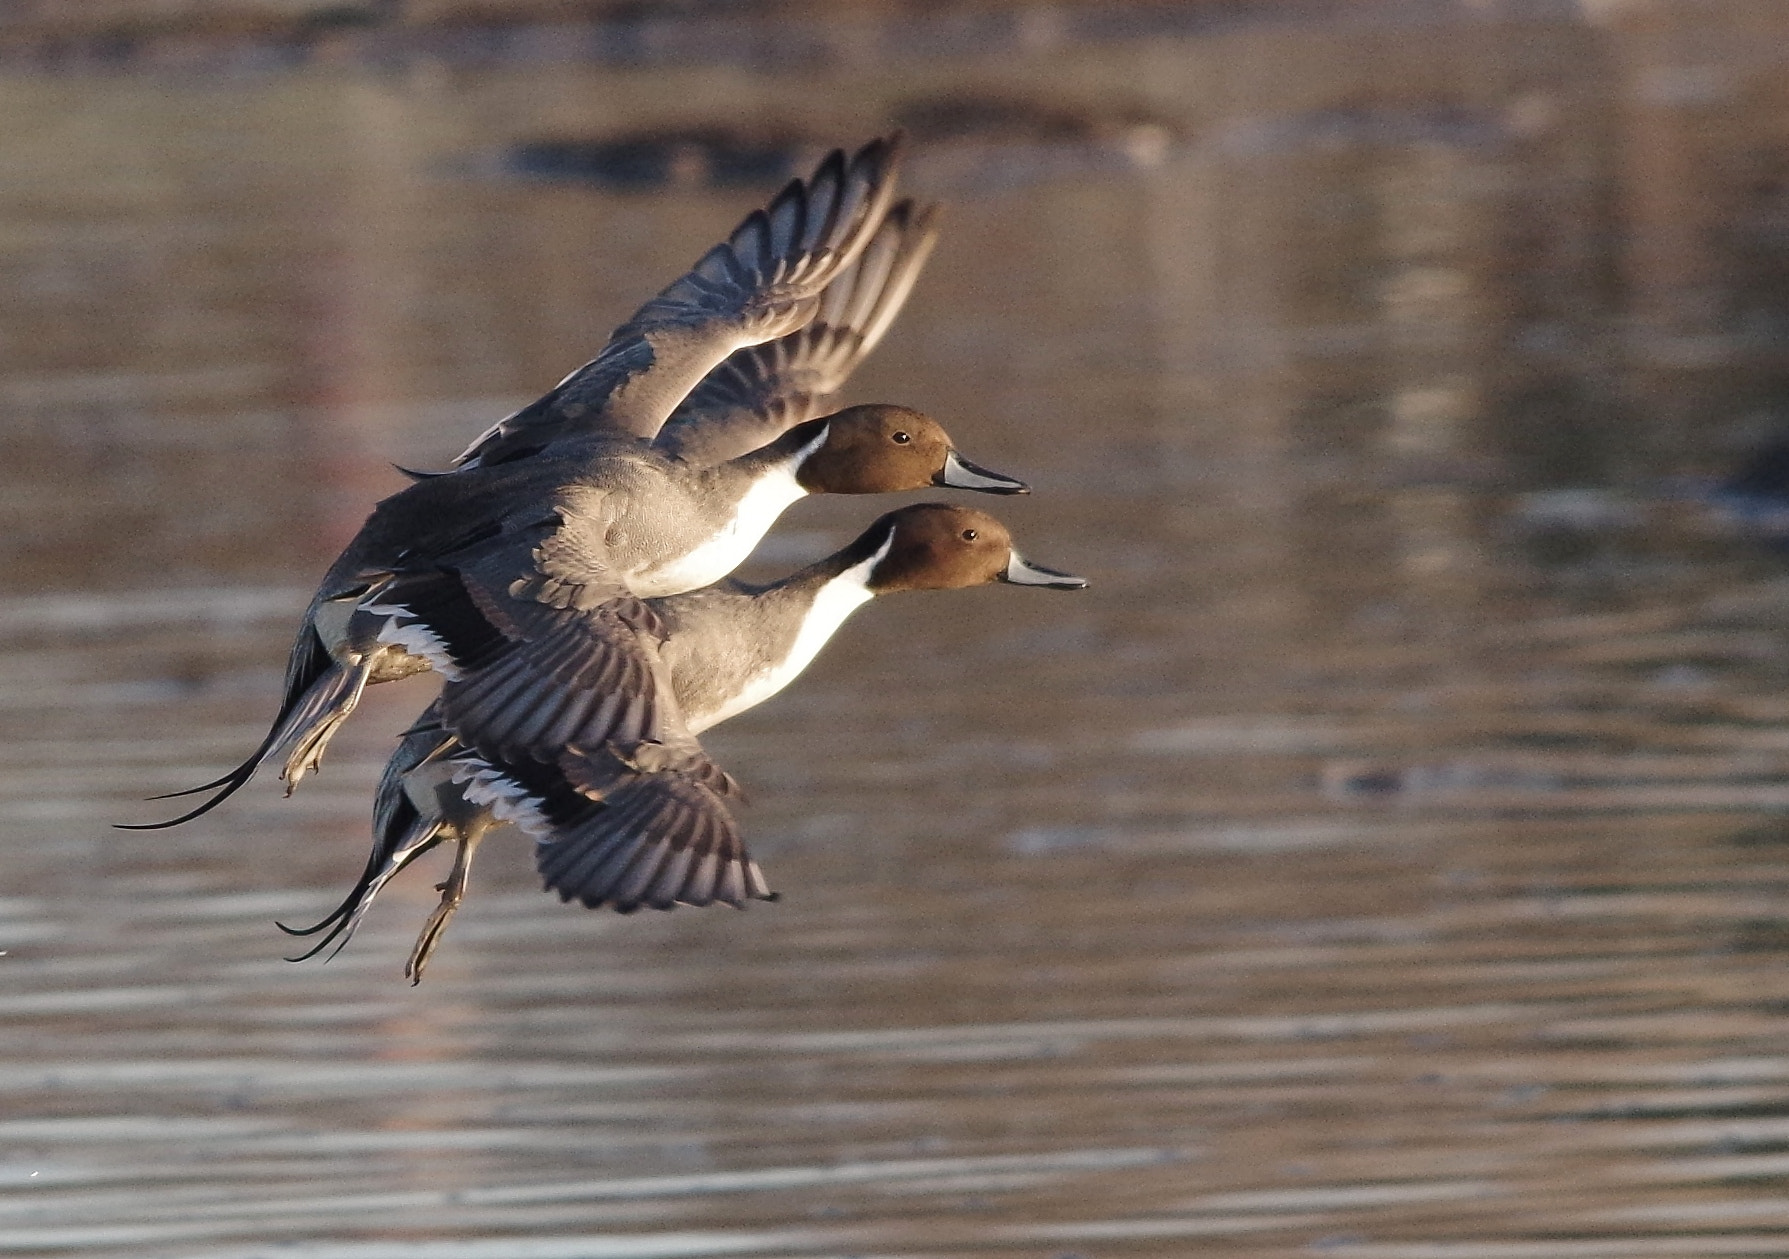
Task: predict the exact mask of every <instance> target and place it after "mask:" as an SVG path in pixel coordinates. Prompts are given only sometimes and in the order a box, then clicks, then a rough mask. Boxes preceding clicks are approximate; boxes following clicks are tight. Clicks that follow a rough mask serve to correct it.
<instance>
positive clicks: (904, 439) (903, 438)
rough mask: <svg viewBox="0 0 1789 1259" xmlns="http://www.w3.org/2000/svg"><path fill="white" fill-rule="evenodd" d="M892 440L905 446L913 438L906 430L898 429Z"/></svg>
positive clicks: (898, 444)
mask: <svg viewBox="0 0 1789 1259" xmlns="http://www.w3.org/2000/svg"><path fill="white" fill-rule="evenodd" d="M891 440H892V441H893V442H894V444H895V445H897V446H905V445H906V444H907V443H908V442H910V441H912V440H913V439H912V438H911V437H909V436H908V435H907V434H906V433H905V432H902V431H900V430H898V429H897V430H896V431H895V434H894V436H893V438H892V439H891Z"/></svg>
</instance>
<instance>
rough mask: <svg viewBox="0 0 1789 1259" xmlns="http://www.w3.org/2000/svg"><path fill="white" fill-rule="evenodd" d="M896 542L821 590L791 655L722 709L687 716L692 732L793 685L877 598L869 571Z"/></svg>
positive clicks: (757, 677)
mask: <svg viewBox="0 0 1789 1259" xmlns="http://www.w3.org/2000/svg"><path fill="white" fill-rule="evenodd" d="M893 543H894V534H893V533H892V532H891V533H890V534H889V535H888V541H887V542H884V543H883V544H882V546H881V549H879V550H878V551H877V552H876V553H875V554H874V555H872V556H870V558H869V559H867V560H864V561H863V562H862V563H861V564H854V565H852V566H851V567H850V568H847V569H846V570H845V571H844V572H842V573H840V574H839V575H838V576H837V577H834V578H833V579H832V580H831V581H829V582H827V583H826V584H825V585H824V586H822V587H820V590H819V592H818V593H817V594H815V596H814V602H813V605H812V606H811V607H810V608H809V609H808V614H807V616H806V617H805V618H803V620H802V622H801V629H800V631H799V632H798V633H797V634H796V635H795V644H794V646H792V647H791V648H790V649H789V654H788V655H786V656H784V657H783V658H782V659H781V660H778V661H775V662H773V663H772V664H771V666H770V667H769V668H767V669H765V670H763V671H762V672H760V673H758V674H756V675H755V676H753V677H752V678H751V679H750V680H749V681H747V682H746V684H745V686H744V687H742V688H741V689H740V690H739V691H738V693H736V694H734V695H732V696H730V697H729V698H728V699H726V700H724V701H722V703H721V704H720V706H719V707H717V708H715V709H713V710H711V711H709V712H705V713H689V714H686V716H687V718H688V720H689V727H690V730H691V731H692V732H693V733H695V734H700V733H701V732H702V731H704V730H706V729H708V727H710V726H713V725H718V724H719V723H721V722H723V721H725V720H727V718H729V717H733V716H737V715H738V714H739V713H742V712H744V711H745V710H746V709H748V708H751V707H753V706H754V705H757V704H762V703H763V702H764V701H765V700H767V699H769V698H770V697H771V696H772V695H775V694H776V693H777V692H778V691H780V690H782V689H783V688H784V687H785V686H787V685H789V683H791V682H793V681H794V680H795V678H796V676H797V675H799V674H800V673H801V671H802V670H803V669H805V668H807V667H808V665H809V664H810V663H811V662H812V661H813V659H814V657H815V656H817V655H818V654H819V653H820V649H821V648H822V647H824V646H826V644H827V642H828V641H829V640H830V639H831V638H832V636H833V635H834V634H835V633H837V632H838V628H839V626H841V625H843V624H844V623H845V618H846V617H848V616H850V615H851V614H852V613H853V612H855V611H856V610H857V609H858V608H860V607H862V606H863V605H864V604H865V603H867V602H869V601H870V600H871V599H873V598H875V592H873V591H872V590H871V589H870V588H869V580H870V572H871V571H872V570H873V569H874V568H875V567H876V565H877V564H878V563H880V562H881V560H882V557H883V556H884V555H887V554H888V548H889V547H890V546H891V545H892V544H893Z"/></svg>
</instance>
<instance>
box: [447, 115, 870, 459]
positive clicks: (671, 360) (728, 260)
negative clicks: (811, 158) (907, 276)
mask: <svg viewBox="0 0 1789 1259" xmlns="http://www.w3.org/2000/svg"><path fill="white" fill-rule="evenodd" d="M899 157H900V136H899V135H898V134H897V135H894V136H890V137H887V138H885V139H880V140H874V141H871V142H870V143H869V144H867V145H865V146H864V147H863V148H861V149H859V150H858V151H857V153H856V154H855V155H854V156H852V157H850V158H847V157H846V156H845V154H844V152H843V150H837V149H835V150H834V151H833V152H832V153H830V154H828V155H827V157H826V159H825V160H824V161H822V162H821V163H820V166H819V168H818V169H817V170H816V171H815V172H814V174H813V177H812V178H810V179H808V180H806V181H805V182H804V181H802V180H795V181H794V182H793V183H791V184H790V185H789V186H788V187H787V188H785V189H783V191H782V192H781V193H779V194H778V195H777V197H776V199H775V200H773V201H772V202H771V203H770V204H769V205H768V206H767V207H765V208H764V209H762V210H754V211H752V213H751V214H749V215H747V216H746V219H745V221H744V222H743V223H741V224H740V225H739V226H738V228H736V229H735V230H734V232H733V234H732V235H731V236H730V237H728V239H727V240H726V241H725V242H723V243H721V244H719V245H716V246H715V247H714V248H713V249H711V250H709V251H708V252H707V253H706V254H704V255H703V256H702V259H701V261H699V262H697V263H696V265H695V267H694V268H693V269H691V271H690V272H689V274H687V275H685V276H684V277H683V278H682V279H680V280H678V281H677V282H676V283H674V284H672V285H671V286H670V287H669V288H667V289H665V290H664V291H663V292H662V293H660V294H659V295H658V296H657V297H655V298H653V299H652V300H651V301H649V302H647V303H646V304H645V305H644V306H642V307H640V309H639V310H637V311H635V312H634V314H633V317H632V318H631V319H629V320H628V321H627V322H626V323H624V324H622V325H621V327H619V328H617V329H616V330H615V333H614V335H613V336H611V337H610V338H609V342H608V344H607V345H605V346H604V347H603V349H602V351H601V353H599V354H598V355H597V356H596V357H595V358H594V359H592V360H591V361H590V362H588V363H586V364H585V365H584V366H582V367H580V368H578V370H577V371H575V372H573V373H572V374H571V375H569V376H567V377H566V378H565V379H564V380H562V381H560V382H559V384H558V385H557V386H555V387H554V389H553V391H552V392H551V393H549V394H547V395H546V396H545V397H543V398H541V399H540V400H539V401H537V402H533V403H530V404H529V405H528V406H526V407H523V408H522V409H521V410H520V411H517V412H516V413H515V414H513V415H510V416H507V417H505V418H504V419H502V420H499V421H498V422H497V423H496V424H495V425H493V426H492V427H491V428H490V429H488V430H487V431H486V432H485V433H484V434H483V435H481V436H480V437H479V438H478V440H476V441H474V442H473V443H472V445H471V446H469V447H467V448H466V450H465V452H464V453H463V454H461V455H460V457H459V458H458V459H457V460H456V461H455V462H456V463H458V464H459V465H460V466H462V467H477V466H480V465H488V464H495V463H502V462H505V461H508V460H511V459H518V458H522V457H524V456H527V455H530V454H533V453H535V452H537V451H539V450H541V449H543V448H545V447H546V446H548V445H549V444H551V443H553V442H555V441H559V440H561V439H564V438H568V437H575V436H577V435H579V434H583V433H590V432H596V431H607V432H613V433H620V434H626V435H631V436H634V437H639V438H645V439H648V440H650V439H651V438H652V437H653V436H655V435H656V434H657V433H658V431H659V428H660V426H661V425H663V424H664V422H665V420H666V419H667V418H668V417H669V416H670V414H671V412H672V410H673V408H675V407H676V406H677V404H678V403H679V402H681V401H682V400H683V398H684V396H685V395H686V394H688V393H689V391H690V390H691V389H692V388H694V387H695V385H696V383H697V382H698V381H700V380H701V379H702V377H704V376H705V375H707V374H708V372H709V371H710V370H711V369H712V368H713V367H714V366H715V365H716V364H717V363H720V362H721V361H722V360H724V359H725V358H726V357H727V356H728V355H729V354H731V353H732V352H733V351H734V350H737V349H739V348H740V347H742V346H748V345H757V344H759V343H760V342H764V341H770V340H774V339H775V338H777V337H780V336H783V335H785V334H787V333H790V332H793V331H794V330H796V329H797V328H800V327H802V326H803V325H804V324H806V323H807V322H808V321H809V320H810V319H811V318H813V315H814V312H815V310H816V309H817V308H818V306H819V300H820V295H821V293H822V292H823V291H824V290H825V288H826V286H827V285H828V284H830V283H831V282H832V280H833V278H834V277H835V276H837V275H838V273H839V271H840V270H841V269H843V268H844V267H846V266H848V265H850V263H851V261H852V260H853V259H854V258H856V257H857V255H858V253H859V252H860V251H861V250H862V249H863V247H864V245H865V244H866V243H868V241H869V239H870V236H871V234H872V233H873V232H874V231H875V229H876V225H877V224H878V223H879V222H881V220H882V217H883V215H884V214H885V213H886V212H887V209H888V203H889V201H890V199H891V198H892V197H893V194H894V177H895V171H896V168H897V166H898V164H899Z"/></svg>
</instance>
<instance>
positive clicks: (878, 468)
mask: <svg viewBox="0 0 1789 1259" xmlns="http://www.w3.org/2000/svg"><path fill="white" fill-rule="evenodd" d="M808 424H809V425H812V426H813V429H812V430H810V431H811V432H812V433H813V434H816V435H817V434H819V433H820V432H822V431H823V432H824V435H825V436H824V439H823V440H821V442H820V444H819V445H818V446H817V447H815V448H814V449H813V450H812V451H810V452H809V453H808V455H807V456H806V457H805V458H804V459H803V460H802V461H801V463H800V465H799V467H798V468H797V469H796V473H795V477H796V480H797V481H798V482H800V484H801V487H802V488H803V489H805V490H807V491H808V492H809V493H813V494H886V493H891V492H894V491H896V490H920V489H926V488H928V487H930V486H952V487H954V488H957V489H964V490H980V491H982V492H983V493H988V494H1028V493H1030V492H1031V491H1030V487H1029V486H1027V485H1026V484H1025V483H1024V482H1023V481H1015V480H1014V479H1013V478H1011V477H1008V476H1002V475H1000V474H999V473H998V472H990V471H988V470H987V469H986V468H978V467H976V465H974V464H972V463H970V462H969V461H968V460H967V459H964V458H963V457H962V456H961V455H959V454H957V452H956V450H955V448H954V447H953V446H952V445H951V441H950V436H949V434H947V433H946V432H945V431H944V427H943V426H942V425H941V424H939V423H938V421H937V420H934V419H933V418H932V417H931V416H929V415H922V414H921V413H920V412H918V411H914V410H912V409H910V408H908V407H899V406H889V405H886V404H874V405H869V406H858V407H848V408H846V409H845V410H843V411H839V412H836V413H834V414H832V415H829V416H825V417H823V418H822V419H818V420H810V421H808ZM807 429H808V425H801V426H798V429H792V430H790V435H791V436H794V435H795V434H796V433H797V431H798V430H807ZM809 440H810V441H811V440H812V437H809Z"/></svg>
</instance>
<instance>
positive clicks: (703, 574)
mask: <svg viewBox="0 0 1789 1259" xmlns="http://www.w3.org/2000/svg"><path fill="white" fill-rule="evenodd" d="M825 441H826V430H825V429H821V430H820V433H819V435H818V436H816V437H815V438H814V440H813V441H811V442H809V443H808V444H807V445H805V446H803V447H802V448H801V449H800V450H798V451H796V452H795V454H794V455H793V456H791V457H790V458H789V459H788V460H787V462H785V463H783V464H780V465H778V466H777V467H775V468H772V469H770V470H768V471H767V472H766V473H765V474H764V475H763V476H761V477H759V478H758V480H756V481H754V482H752V486H751V488H750V489H748V490H747V491H746V492H745V494H744V496H743V497H741V498H740V500H739V506H738V509H737V510H736V511H734V513H733V517H732V519H730V520H728V521H727V523H726V525H724V526H723V527H722V528H721V530H720V532H719V533H716V534H715V535H714V536H713V537H711V538H709V539H708V540H707V541H706V542H704V543H702V545H701V546H699V547H697V548H696V549H695V550H693V551H690V552H688V553H687V554H685V555H682V556H679V557H678V558H677V559H674V560H672V561H670V562H669V563H667V564H661V565H659V566H658V567H657V568H651V569H647V570H646V571H645V572H642V573H636V574H634V575H633V577H632V578H630V579H629V581H628V586H629V588H630V589H631V590H632V591H633V592H634V593H635V594H637V595H639V596H640V597H641V598H643V599H656V598H658V597H659V596H661V595H677V594H682V593H683V592H684V591H686V590H699V589H701V588H702V587H703V586H712V585H714V583H715V582H717V581H719V580H720V579H721V578H723V577H725V576H726V575H727V574H728V573H730V572H732V571H733V570H734V569H736V568H738V567H739V566H740V565H741V564H743V563H745V557H746V556H748V555H750V554H751V553H752V548H753V547H755V546H757V545H758V543H759V542H760V541H762V540H763V538H764V535H765V534H767V533H769V532H770V527H771V526H772V525H774V524H775V523H776V521H777V517H778V516H781V515H782V514H783V513H784V512H785V511H787V510H788V508H789V504H791V503H793V502H794V501H795V500H796V499H798V498H804V497H806V496H807V491H806V490H804V489H803V488H802V487H801V483H800V482H799V481H797V480H796V479H795V473H796V471H797V469H799V468H800V467H801V465H802V461H803V460H805V459H806V458H807V457H808V456H809V455H811V454H813V453H814V451H816V450H818V449H819V448H820V446H821V445H822V444H823V443H824V442H825Z"/></svg>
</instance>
